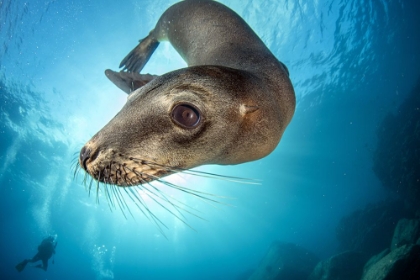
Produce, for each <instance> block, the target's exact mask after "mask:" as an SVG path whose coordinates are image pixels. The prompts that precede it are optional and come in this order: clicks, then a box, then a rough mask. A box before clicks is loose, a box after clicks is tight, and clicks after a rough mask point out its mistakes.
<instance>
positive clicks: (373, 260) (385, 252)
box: [363, 248, 391, 275]
mask: <svg viewBox="0 0 420 280" xmlns="http://www.w3.org/2000/svg"><path fill="white" fill-rule="evenodd" d="M390 251H391V250H389V249H388V248H386V249H385V250H383V251H382V252H380V253H379V254H377V255H375V256H373V257H371V258H370V259H369V260H368V261H367V263H366V264H365V267H364V268H363V275H365V274H366V272H367V271H368V270H369V269H370V268H371V266H372V265H374V264H375V263H377V262H378V261H379V260H380V259H382V258H383V257H385V256H386V255H388V254H389V252H390Z"/></svg>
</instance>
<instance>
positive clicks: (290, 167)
mask: <svg viewBox="0 0 420 280" xmlns="http://www.w3.org/2000/svg"><path fill="white" fill-rule="evenodd" d="M175 2H176V1H163V0H139V1H109V0H105V1H88V0H83V1H81V0H75V1H55V0H52V1H40V0H38V1H37V0H34V1H28V2H25V1H22V0H14V1H11V0H5V1H2V0H0V121H1V123H0V125H1V126H0V215H1V216H0V224H1V227H0V233H1V236H0V278H1V279H247V277H248V276H249V275H251V274H252V272H253V271H254V269H256V268H257V267H258V265H259V264H260V262H261V260H262V259H263V257H264V256H265V254H266V253H267V250H269V248H270V246H271V245H272V244H273V242H276V241H278V242H286V243H289V242H290V243H293V244H296V245H298V246H301V247H303V248H306V249H307V250H309V251H311V252H312V253H314V254H315V255H316V256H317V257H318V258H319V259H327V258H329V257H330V256H332V255H334V254H336V253H338V252H339V251H340V248H343V247H346V246H345V244H343V242H344V243H345V239H346V237H345V236H354V235H353V234H352V233H351V231H346V232H344V231H345V230H343V232H341V234H340V230H338V229H340V228H341V229H345V228H346V226H345V223H346V221H347V220H348V219H349V217H352V215H353V216H354V213H355V211H362V210H363V209H367V208H366V207H373V208H375V207H376V206H375V205H383V203H388V202H389V201H392V203H399V202H398V201H400V200H401V201H403V202H402V204H398V205H403V206H401V207H400V206H396V208H397V209H399V210H401V209H402V207H403V208H404V209H406V208H407V207H408V208H409V209H410V210H407V211H411V212H410V214H407V215H408V216H410V215H414V214H412V213H414V212H413V211H412V208H413V205H419V204H416V203H417V202H418V201H419V200H418V198H419V197H420V196H419V194H418V189H419V173H420V167H419V166H420V162H419V158H420V157H419V154H420V149H419V142H416V141H412V140H410V139H412V136H411V134H410V133H413V134H414V135H415V136H414V137H417V138H416V139H417V140H418V139H420V138H419V135H420V122H419V114H420V113H419V106H420V104H419V96H420V86H419V83H420V80H419V77H420V32H419V28H420V17H419V16H418V14H419V12H420V2H419V1H414V0H412V1H391V0H366V1H356V0H346V1H344V0H342V1H338V0H319V1H306V0H302V1H288V0H279V1H277V0H276V1H275V0H271V1H258V0H222V1H220V2H222V3H223V4H225V5H227V6H228V7H230V8H232V9H233V10H234V11H236V12H237V13H238V14H239V15H240V16H241V17H243V18H244V19H245V21H246V22H247V23H248V24H249V25H250V26H251V27H252V28H253V29H254V30H255V31H256V33H257V34H258V35H259V36H260V37H261V38H262V40H263V41H264V42H265V43H266V44H267V46H268V47H269V49H270V50H271V51H272V52H273V53H274V55H275V56H276V57H277V58H278V59H279V60H280V61H282V62H283V63H284V64H285V65H287V67H288V69H289V71H290V78H291V80H292V83H293V85H294V87H295V91H296V98H297V108H296V112H295V115H294V118H293V120H292V122H291V123H290V125H289V127H288V128H287V129H286V132H285V134H284V136H283V138H282V141H281V142H280V144H279V145H278V147H277V148H276V150H275V151H274V152H273V153H272V154H270V155H269V156H268V157H266V158H264V159H261V160H258V161H255V162H250V163H246V164H241V165H237V166H203V167H200V168H198V170H201V171H205V172H212V173H216V174H222V175H228V176H238V177H243V178H252V179H258V180H260V182H261V184H258V185H250V184H243V183H235V182H229V181H224V180H217V179H214V178H203V177H197V176H190V175H187V174H184V175H173V176H171V177H170V178H168V180H169V181H171V182H173V183H176V184H179V185H182V186H184V187H188V188H191V189H196V190H199V191H203V192H206V193H211V194H214V195H215V196H214V197H213V198H215V199H216V200H217V201H219V202H220V203H211V202H210V203H208V202H206V201H203V200H201V199H198V198H196V197H193V196H190V195H188V194H185V193H182V192H179V191H175V190H171V189H170V188H165V186H159V185H157V187H159V188H162V189H163V190H164V191H165V192H166V193H167V194H168V195H169V196H173V197H174V198H176V199H178V200H179V201H181V202H183V203H185V204H187V205H189V206H190V207H191V208H193V209H195V210H192V211H193V213H195V214H196V215H197V216H199V217H197V216H194V215H190V214H188V213H185V214H184V215H185V216H184V217H182V218H181V219H179V218H177V217H175V216H174V215H172V214H171V213H168V211H166V210H165V209H162V207H159V205H156V203H153V201H148V200H147V196H144V197H145V200H146V202H149V203H150V204H149V209H150V211H152V212H154V213H155V214H156V215H157V216H158V217H159V219H160V220H161V221H162V222H163V223H164V224H165V225H166V228H165V227H162V226H161V228H159V227H158V226H157V225H156V224H155V223H154V222H153V221H151V220H150V219H148V218H147V217H146V216H145V215H144V214H143V213H142V212H141V211H140V210H139V209H137V208H136V207H135V206H133V205H132V204H130V202H128V205H129V206H130V207H129V209H127V208H123V207H121V206H119V205H118V204H117V203H116V204H114V205H109V204H108V202H107V200H106V198H105V197H104V195H103V193H101V192H99V195H97V194H96V186H94V187H93V191H91V192H90V194H89V192H88V191H87V190H86V187H85V186H84V185H83V177H84V176H83V174H81V173H80V174H79V175H78V176H76V178H74V176H73V169H72V168H73V164H74V161H75V158H77V155H78V152H79V151H80V149H81V147H82V146H83V145H84V143H85V142H86V141H88V140H89V139H90V138H91V137H92V136H93V135H94V134H95V133H96V132H97V131H98V130H99V129H100V128H101V127H103V126H104V125H105V124H106V123H107V122H108V121H109V120H110V119H111V118H112V117H113V116H114V115H115V114H116V113H117V112H118V111H119V110H120V109H121V107H122V106H123V105H124V103H125V101H126V98H127V96H126V94H125V93H123V92H122V91H121V90H119V89H118V88H117V87H115V86H114V85H113V84H112V83H111V82H110V81H109V80H108V79H107V78H106V77H105V75H104V70H105V69H107V68H110V69H113V70H117V69H118V65H119V63H120V61H121V59H122V58H123V57H124V56H125V55H126V54H127V53H128V52H129V51H130V50H131V49H132V48H133V47H134V46H135V45H136V44H137V41H138V40H139V39H141V38H143V37H145V36H146V35H147V34H148V32H149V31H150V30H151V29H152V28H153V27H154V25H155V24H156V22H157V20H158V18H159V17H160V15H161V14H162V13H163V11H164V10H166V9H167V8H168V7H169V6H170V5H172V4H173V3H175ZM185 66H186V64H185V62H183V60H182V59H181V57H180V56H179V55H178V54H177V53H176V51H175V50H174V49H173V48H172V47H171V46H170V44H169V43H162V44H160V46H159V48H158V50H157V51H156V52H155V53H154V55H153V56H152V58H151V60H150V62H149V64H147V66H146V68H145V69H144V70H143V73H152V74H163V73H166V72H168V71H172V70H175V69H178V68H181V67H185ZM407 98H411V99H409V102H406V100H407ZM404 102H405V103H404ZM416 102H417V103H416ZM404 104H405V105H404ZM404 106H405V107H404ZM416 108H417V109H416ZM416 110H417V111H416ZM401 112H402V113H404V112H412V113H413V116H412V117H413V118H414V120H409V121H407V120H406V119H404V116H405V115H404V114H403V115H402V116H401ZM398 116H401V117H398ZM416 121H417V122H416ZM409 124H410V125H411V126H410V125H409ZM387 125H388V126H387ZM404 129H405V130H404ZM397 136H398V137H397ZM393 137H394V138H393ZM410 137H411V138H410ZM388 139H391V140H392V141H388V142H387V141H386V140H388ZM407 139H408V140H407ZM407 141H408V142H409V145H408V144H407V143H408V142H407ZM410 141H411V142H410ZM406 144H407V145H406ZM404 145H405V146H404ZM402 147H406V149H405V150H404V149H403V148H402ZM403 152H404V153H406V156H405V157H404V158H402V159H400V158H398V156H400V155H402V153H403ZM410 155H413V157H414V158H411V159H410V160H408V159H409V156H410ZM399 160H401V162H399ZM402 167H404V168H402ZM387 168H388V169H387ZM410 168H411V169H410ZM401 178H403V179H401ZM393 180H394V181H395V182H394V181H393ZM404 180H406V181H404ZM410 184H411V185H410ZM405 186H410V187H407V188H405ZM410 199H412V200H410ZM415 199H417V200H415ZM97 200H98V201H99V203H98V202H97ZM395 201H397V202H395ZM416 201H417V202H416ZM381 203H382V204H381ZM410 203H411V204H410ZM394 205H395V204H394ZM407 205H408V206H407ZM410 205H411V206H410ZM132 206H133V207H132ZM410 207H411V208H410ZM120 208H123V209H120ZM408 208H407V209H408ZM414 208H415V207H414ZM356 213H360V212H356ZM381 213H385V212H381ZM381 213H379V215H381ZM393 213H395V211H394V212H393ZM401 215H402V214H401ZM346 219H347V220H346ZM184 221H185V222H186V223H184ZM393 223H394V224H395V221H393ZM339 225H341V227H339ZM347 228H348V227H347ZM346 234H347V235H346ZM48 235H56V236H57V242H58V245H57V249H56V255H55V256H54V264H52V262H51V260H50V264H49V268H48V271H47V272H44V271H42V270H39V269H35V268H33V267H30V266H29V265H28V267H27V268H26V269H25V270H24V271H23V272H21V273H18V272H17V271H16V269H15V265H16V264H17V263H18V262H20V261H22V260H23V259H25V258H30V257H32V256H33V255H34V254H35V253H36V251H37V246H38V244H39V243H40V242H41V240H42V239H43V238H44V237H46V236H48ZM343 236H344V237H343ZM391 236H392V233H391ZM373 242H374V241H373ZM370 245H372V242H370ZM361 249H363V248H361ZM371 251H372V252H374V249H372V250H371ZM376 253H377V252H376Z"/></svg>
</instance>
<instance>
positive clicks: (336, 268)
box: [309, 251, 367, 280]
mask: <svg viewBox="0 0 420 280" xmlns="http://www.w3.org/2000/svg"><path fill="white" fill-rule="evenodd" d="M366 260H367V257H366V255H365V254H363V253H360V252H354V251H348V252H344V253H341V254H338V255H335V256H333V257H331V258H329V259H328V260H326V261H322V262H320V263H318V265H317V266H316V267H315V269H314V271H313V272H312V273H311V275H310V277H309V280H359V279H360V277H361V276H362V273H363V267H364V265H365V262H366Z"/></svg>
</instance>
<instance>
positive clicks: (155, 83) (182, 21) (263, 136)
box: [79, 0, 295, 186]
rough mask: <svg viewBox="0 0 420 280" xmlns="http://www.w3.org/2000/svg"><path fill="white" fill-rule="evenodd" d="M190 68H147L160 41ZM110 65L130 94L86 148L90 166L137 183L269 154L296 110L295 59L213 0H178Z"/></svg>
mask: <svg viewBox="0 0 420 280" xmlns="http://www.w3.org/2000/svg"><path fill="white" fill-rule="evenodd" d="M164 40H168V41H169V42H170V43H171V44H172V45H173V46H174V48H175V49H176V50H177V51H178V52H179V53H180V55H181V56H182V57H183V58H184V60H185V61H186V62H187V63H188V67H187V68H184V69H180V70H176V71H173V72H169V73H167V74H164V75H162V76H152V75H143V74H138V72H140V71H141V69H142V68H143V67H144V65H145V64H146V62H147V61H148V59H149V58H150V56H151V55H152V53H153V52H154V50H155V49H156V48H157V46H158V44H159V42H160V41H164ZM121 66H124V70H126V71H124V72H114V71H111V70H107V71H106V74H107V76H108V77H109V78H110V80H111V81H113V82H114V83H115V84H116V85H117V86H119V87H120V88H122V89H123V90H124V91H126V92H128V93H130V92H131V91H133V92H132V93H130V95H129V98H128V100H127V103H126V105H125V106H124V108H123V109H122V110H121V111H120V112H119V113H118V114H117V116H115V117H114V119H113V120H111V121H110V122H109V123H108V124H107V125H106V126H105V127H104V128H103V129H102V130H101V131H99V132H98V133H97V134H96V135H95V136H94V137H93V138H92V139H91V140H90V141H89V142H88V143H87V144H86V145H85V147H83V149H82V151H81V153H80V159H79V162H80V164H81V166H83V168H84V169H85V170H86V171H87V172H88V173H89V174H91V175H92V176H93V177H94V178H95V179H97V180H99V181H103V182H106V183H109V184H116V185H122V186H124V185H136V184H142V183H145V182H148V181H153V180H156V179H158V178H160V177H162V176H164V175H167V174H170V173H173V172H176V171H179V170H184V169H189V168H193V167H196V166H199V165H203V164H238V163H242V162H247V161H252V160H256V159H259V158H262V157H264V156H266V155H268V154H269V153H270V152H271V151H273V150H274V148H275V147H276V146H277V144H278V143H279V141H280V138H281V136H282V134H283V132H284V130H285V128H286V126H287V125H288V124H289V122H290V120H291V118H292V116H293V113H294V109H295V95H294V91H293V87H292V84H291V82H290V79H289V75H288V71H287V69H286V67H285V66H284V65H283V64H282V63H281V62H279V61H278V60H277V59H276V58H275V57H274V55H273V54H272V53H271V52H270V50H269V49H268V48H267V47H266V46H265V45H264V43H263V42H262V41H261V40H260V38H259V37H258V36H257V35H256V34H255V33H254V32H253V31H252V29H251V28H250V27H249V26H248V25H247V24H246V23H245V21H244V20H243V19H242V18H240V17H239V16H238V15H237V14H236V13H234V12H233V11H231V10H230V9H228V8H227V7H225V6H223V5H222V4H220V3H217V2H214V1H210V0H186V1H182V2H179V3H177V4H175V5H173V6H172V7H170V8H169V9H168V10H166V11H165V13H164V14H163V15H162V16H161V18H160V19H159V21H158V23H157V24H156V27H155V28H154V29H153V30H152V31H151V32H150V34H149V35H148V36H147V37H146V38H144V39H143V40H142V41H140V44H139V45H138V46H137V47H136V48H135V49H134V50H133V51H132V52H130V54H129V55H127V57H126V58H125V59H124V60H123V61H122V63H121V65H120V67H121Z"/></svg>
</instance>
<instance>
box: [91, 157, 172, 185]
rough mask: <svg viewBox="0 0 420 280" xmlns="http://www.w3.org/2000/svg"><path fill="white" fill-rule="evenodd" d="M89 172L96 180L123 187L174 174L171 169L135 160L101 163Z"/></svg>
mask: <svg viewBox="0 0 420 280" xmlns="http://www.w3.org/2000/svg"><path fill="white" fill-rule="evenodd" d="M87 170H88V173H89V174H90V175H91V176H92V177H93V178H94V179H95V180H97V181H99V182H102V183H105V184H110V185H117V186H121V187H129V186H136V185H143V184H145V183H149V182H151V181H155V180H159V178H161V177H163V176H166V175H169V174H170V173H173V172H171V170H170V168H162V166H159V165H157V164H153V163H152V162H148V161H145V160H138V159H134V158H129V159H128V161H127V160H124V161H123V162H121V161H115V160H113V161H109V162H106V161H101V162H100V163H98V164H96V165H95V166H93V167H92V168H89V169H87Z"/></svg>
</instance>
